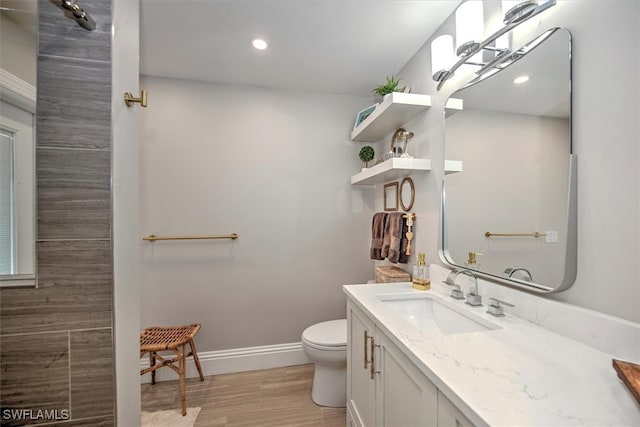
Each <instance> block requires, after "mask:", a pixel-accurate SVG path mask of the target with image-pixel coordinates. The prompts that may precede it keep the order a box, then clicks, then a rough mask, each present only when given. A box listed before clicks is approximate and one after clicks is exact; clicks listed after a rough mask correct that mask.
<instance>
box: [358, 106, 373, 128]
mask: <svg viewBox="0 0 640 427" xmlns="http://www.w3.org/2000/svg"><path fill="white" fill-rule="evenodd" d="M377 107H378V104H373V105H370V106H368V107H367V108H365V109H364V110H361V111H359V112H358V115H357V116H356V123H355V124H354V125H353V129H355V128H357V127H358V126H360V125H361V124H362V122H364V121H365V120H366V118H367V117H369V116H370V115H371V113H373V112H374V111H375V110H376V108H377Z"/></svg>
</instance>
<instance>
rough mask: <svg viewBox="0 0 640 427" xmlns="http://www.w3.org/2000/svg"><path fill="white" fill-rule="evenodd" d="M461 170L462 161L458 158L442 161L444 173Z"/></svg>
mask: <svg viewBox="0 0 640 427" xmlns="http://www.w3.org/2000/svg"><path fill="white" fill-rule="evenodd" d="M456 172H462V161H460V160H445V161H444V174H445V175H449V174H450V173H456Z"/></svg>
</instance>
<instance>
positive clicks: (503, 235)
mask: <svg viewBox="0 0 640 427" xmlns="http://www.w3.org/2000/svg"><path fill="white" fill-rule="evenodd" d="M546 235H547V233H540V232H539V231H534V232H533V233H492V232H490V231H487V232H486V233H484V236H485V237H494V236H495V237H543V236H546Z"/></svg>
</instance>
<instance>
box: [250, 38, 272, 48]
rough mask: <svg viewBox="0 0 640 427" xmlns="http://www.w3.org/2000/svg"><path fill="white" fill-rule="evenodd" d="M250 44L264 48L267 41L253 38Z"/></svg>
mask: <svg viewBox="0 0 640 427" xmlns="http://www.w3.org/2000/svg"><path fill="white" fill-rule="evenodd" d="M251 44H253V47H255V48H256V49H258V50H265V49H266V48H267V46H268V44H267V42H266V41H264V40H262V39H253V41H252V42H251Z"/></svg>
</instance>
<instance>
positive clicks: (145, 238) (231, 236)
mask: <svg viewBox="0 0 640 427" xmlns="http://www.w3.org/2000/svg"><path fill="white" fill-rule="evenodd" d="M237 238H238V234H237V233H231V234H229V235H228V236H164V237H160V236H154V235H153V234H150V235H148V236H146V237H143V238H142V240H148V241H150V242H155V241H156V240H205V239H232V240H235V239H237Z"/></svg>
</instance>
